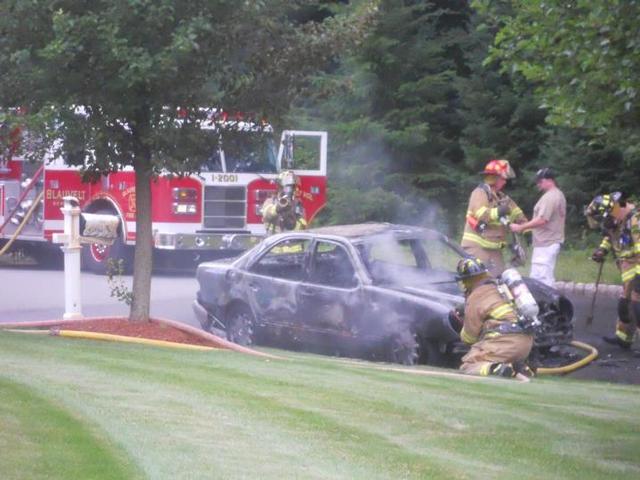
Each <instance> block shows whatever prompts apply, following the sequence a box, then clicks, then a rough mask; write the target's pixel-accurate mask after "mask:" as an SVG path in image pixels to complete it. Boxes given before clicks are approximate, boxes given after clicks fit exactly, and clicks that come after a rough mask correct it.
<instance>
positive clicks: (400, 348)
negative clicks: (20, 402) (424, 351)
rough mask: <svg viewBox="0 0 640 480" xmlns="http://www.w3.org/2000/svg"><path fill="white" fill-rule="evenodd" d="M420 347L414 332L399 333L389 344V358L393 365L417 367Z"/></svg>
mask: <svg viewBox="0 0 640 480" xmlns="http://www.w3.org/2000/svg"><path fill="white" fill-rule="evenodd" d="M419 348H420V346H419V345H418V342H417V340H416V336H415V334H414V333H412V332H403V333H398V334H396V335H394V336H392V337H391V339H390V340H389V344H388V350H387V357H388V360H389V361H390V362H392V363H399V364H401V365H415V364H416V363H418V358H420V350H419Z"/></svg>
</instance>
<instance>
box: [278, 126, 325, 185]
mask: <svg viewBox="0 0 640 480" xmlns="http://www.w3.org/2000/svg"><path fill="white" fill-rule="evenodd" d="M282 170H293V171H294V172H296V173H297V174H300V175H310V176H311V175H317V176H326V174H327V132H319V131H318V132H316V131H306V130H285V131H283V132H282V138H281V140H280V148H279V149H278V171H282Z"/></svg>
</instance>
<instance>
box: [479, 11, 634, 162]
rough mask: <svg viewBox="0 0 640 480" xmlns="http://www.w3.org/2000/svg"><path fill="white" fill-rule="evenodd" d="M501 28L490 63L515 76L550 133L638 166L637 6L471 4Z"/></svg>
mask: <svg viewBox="0 0 640 480" xmlns="http://www.w3.org/2000/svg"><path fill="white" fill-rule="evenodd" d="M474 5H475V6H476V7H477V8H479V9H480V10H481V11H483V12H485V13H486V14H487V15H489V16H490V17H491V21H493V22H494V23H495V24H497V25H498V26H499V28H500V30H499V32H498V34H497V36H496V39H495V46H494V48H493V49H492V51H491V54H490V60H496V59H499V60H500V61H501V65H502V69H503V71H506V72H512V73H519V74H522V75H523V76H524V77H525V78H526V79H527V80H528V81H530V82H532V83H533V84H534V85H535V91H536V94H537V95H538V97H539V99H540V103H541V105H543V106H544V107H545V108H546V109H547V110H548V112H549V115H548V121H549V122H550V123H551V124H553V125H562V126H568V127H572V128H576V129H580V130H583V131H585V132H586V133H588V134H589V135H591V136H592V137H594V138H595V141H598V142H599V143H602V144H609V145H615V146H619V147H620V148H622V149H623V150H624V153H625V157H626V161H627V164H628V165H631V164H633V165H635V166H636V167H637V165H639V164H640V133H639V129H638V127H639V126H640V109H639V108H638V94H639V93H640V29H638V25H637V19H638V18H639V17H640V2H637V1H629V0H614V1H611V0H571V1H565V0H511V1H509V2H493V1H491V0H476V1H475V2H474Z"/></svg>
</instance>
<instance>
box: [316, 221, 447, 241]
mask: <svg viewBox="0 0 640 480" xmlns="http://www.w3.org/2000/svg"><path fill="white" fill-rule="evenodd" d="M305 232H307V233H310V234H317V235H324V236H336V237H344V238H346V239H348V240H349V241H350V242H351V243H358V242H359V241H362V240H365V239H368V238H371V237H375V236H378V235H380V236H382V235H393V236H395V237H399V238H408V237H416V236H425V235H426V236H429V237H432V236H433V237H442V236H443V235H442V234H440V233H439V232H437V231H435V230H431V229H428V228H423V227H416V226H413V225H400V224H395V223H373V222H371V223H356V224H351V225H331V226H327V227H317V228H310V229H308V230H305Z"/></svg>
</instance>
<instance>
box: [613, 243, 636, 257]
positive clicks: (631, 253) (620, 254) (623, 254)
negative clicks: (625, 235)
mask: <svg viewBox="0 0 640 480" xmlns="http://www.w3.org/2000/svg"><path fill="white" fill-rule="evenodd" d="M636 255H640V243H636V244H634V245H632V246H631V248H629V249H627V250H620V251H619V252H618V253H617V256H618V258H630V257H635V256H636Z"/></svg>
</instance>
